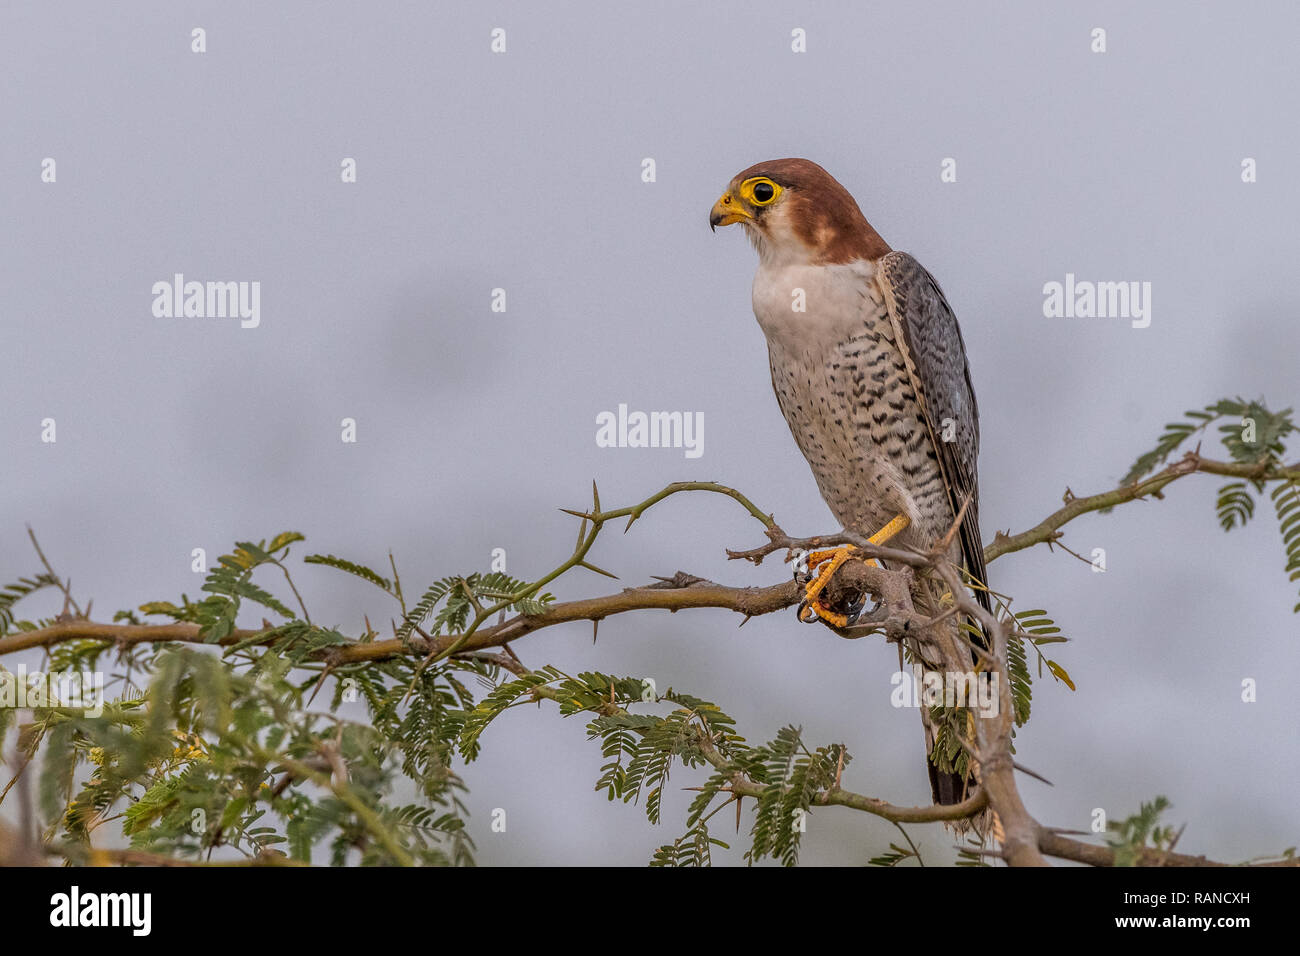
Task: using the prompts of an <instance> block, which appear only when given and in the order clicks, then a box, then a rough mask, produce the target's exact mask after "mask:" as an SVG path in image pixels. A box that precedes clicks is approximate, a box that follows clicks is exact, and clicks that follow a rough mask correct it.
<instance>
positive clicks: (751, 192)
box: [740, 176, 781, 206]
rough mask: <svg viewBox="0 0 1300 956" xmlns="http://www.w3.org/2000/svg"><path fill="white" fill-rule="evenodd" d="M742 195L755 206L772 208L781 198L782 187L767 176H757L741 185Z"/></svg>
mask: <svg viewBox="0 0 1300 956" xmlns="http://www.w3.org/2000/svg"><path fill="white" fill-rule="evenodd" d="M740 195H741V196H742V197H743V198H744V199H746V200H748V201H749V203H750V204H751V205H754V206H770V205H772V203H774V202H776V201H777V199H779V198H780V196H781V187H780V186H778V185H777V184H776V183H774V182H772V180H770V179H768V178H767V177H766V176H755V177H754V178H753V179H746V180H745V181H744V182H743V183H741V184H740Z"/></svg>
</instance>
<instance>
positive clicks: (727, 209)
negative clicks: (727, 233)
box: [709, 189, 754, 230]
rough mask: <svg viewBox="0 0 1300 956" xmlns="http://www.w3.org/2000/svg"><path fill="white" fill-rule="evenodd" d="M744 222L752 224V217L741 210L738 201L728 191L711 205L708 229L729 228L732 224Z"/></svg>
mask: <svg viewBox="0 0 1300 956" xmlns="http://www.w3.org/2000/svg"><path fill="white" fill-rule="evenodd" d="M746 220H748V221H750V222H753V221H754V217H753V216H751V215H750V214H749V213H747V212H745V211H744V209H743V208H741V205H740V203H739V201H737V200H736V198H735V197H734V196H732V195H731V190H729V189H728V190H727V191H726V192H725V193H723V194H722V198H720V199H719V200H718V201H717V202H715V203H714V204H713V211H712V212H710V213H709V228H710V229H713V230H716V229H717V228H718V227H719V226H730V225H731V224H732V223H734V222H745V221H746Z"/></svg>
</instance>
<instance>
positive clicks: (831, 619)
mask: <svg viewBox="0 0 1300 956" xmlns="http://www.w3.org/2000/svg"><path fill="white" fill-rule="evenodd" d="M909 524H911V520H910V519H909V518H908V517H907V516H906V515H897V516H895V517H894V519H893V520H892V521H890V522H889V523H888V524H886V525H885V526H884V527H883V528H881V529H880V530H879V531H877V532H876V533H875V534H873V535H872V536H871V537H870V538H868V539H867V540H868V541H870V542H871V543H872V544H884V543H885V542H886V541H888V540H890V539H891V538H893V537H895V536H896V535H898V533H899V532H901V531H902V530H903V529H904V528H906V527H907V526H908V525H909ZM857 550H858V549H857V548H855V547H854V546H853V545H851V544H846V545H844V546H843V547H839V548H832V549H830V550H828V551H814V552H812V553H811V554H809V555H808V569H809V570H810V571H815V574H816V576H815V577H814V578H813V580H811V581H809V582H808V586H807V587H806V588H805V589H804V607H802V608H801V609H800V610H799V620H801V621H803V622H804V623H805V624H811V623H812V622H813V621H815V620H816V619H817V618H821V619H822V620H823V621H825V622H826V623H827V624H830V625H831V626H832V627H847V626H848V623H849V619H848V617H847V616H846V615H844V614H837V613H836V612H834V611H832V610H831V609H830V608H828V607H826V606H825V605H824V604H822V602H821V601H820V600H818V596H819V595H820V594H821V593H822V590H823V589H824V588H825V587H826V585H827V584H828V583H829V582H830V579H831V578H833V577H834V576H835V572H836V571H838V570H839V569H840V567H841V566H842V565H843V564H844V562H845V561H847V560H849V558H851V557H853V555H854V553H855V552H856V551H857ZM867 564H869V565H872V566H876V565H878V564H879V562H878V561H876V560H875V559H874V558H868V559H867ZM810 611H811V612H812V613H811V615H810V614H809V613H808V612H810Z"/></svg>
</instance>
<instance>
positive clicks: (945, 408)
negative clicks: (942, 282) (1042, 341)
mask: <svg viewBox="0 0 1300 956" xmlns="http://www.w3.org/2000/svg"><path fill="white" fill-rule="evenodd" d="M879 278H880V283H881V287H882V288H883V289H884V292H885V301H886V304H887V306H888V308H889V313H890V317H891V319H892V320H893V322H894V325H895V326H896V327H897V328H898V329H899V330H900V332H901V335H902V340H903V341H902V343H901V344H902V346H903V348H904V351H905V352H906V353H907V358H908V371H909V374H911V375H912V377H913V387H914V389H915V391H916V394H917V396H918V398H919V399H920V402H921V407H922V410H923V412H924V414H925V420H926V424H927V425H928V427H929V429H930V436H931V441H932V442H933V444H934V446H935V452H936V454H937V456H938V459H939V467H940V469H941V470H942V472H943V478H944V484H945V485H946V486H947V489H948V503H949V506H950V507H951V508H952V513H953V514H954V515H956V514H957V512H958V510H959V509H960V508H961V506H962V503H963V502H964V501H965V500H966V497H967V496H968V495H969V496H970V505H969V506H968V507H967V509H966V517H965V519H964V520H963V521H962V526H961V530H960V532H959V535H960V541H961V550H962V558H963V560H964V561H965V563H966V570H967V571H968V572H969V573H970V574H971V575H972V576H973V577H974V578H975V579H976V580H978V581H980V582H982V583H984V584H985V585H987V584H988V577H987V574H986V572H985V568H984V545H983V543H982V542H981V541H980V531H979V476H978V470H977V459H978V457H979V447H980V425H979V421H980V416H979V407H978V406H977V405H976V403H975V389H974V388H973V387H972V386H971V381H970V367H969V366H968V365H967V363H966V344H965V342H963V341H962V337H961V329H960V327H958V325H957V317H956V316H955V315H953V311H952V307H951V306H949V305H948V301H947V300H946V299H945V298H944V296H943V290H942V289H940V288H939V283H937V282H936V281H935V280H934V276H932V275H930V273H929V272H927V271H926V270H925V268H924V267H923V266H922V265H921V264H920V263H919V262H917V261H916V260H915V259H913V258H912V257H911V256H910V255H908V254H907V253H906V252H891V253H889V254H888V255H886V256H883V257H881V259H880V273H879ZM945 437H947V438H948V439H949V440H945ZM975 596H976V598H977V599H978V600H979V602H980V604H982V605H983V606H984V607H985V608H988V607H989V596H988V594H987V593H985V592H983V591H980V590H976V591H975Z"/></svg>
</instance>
